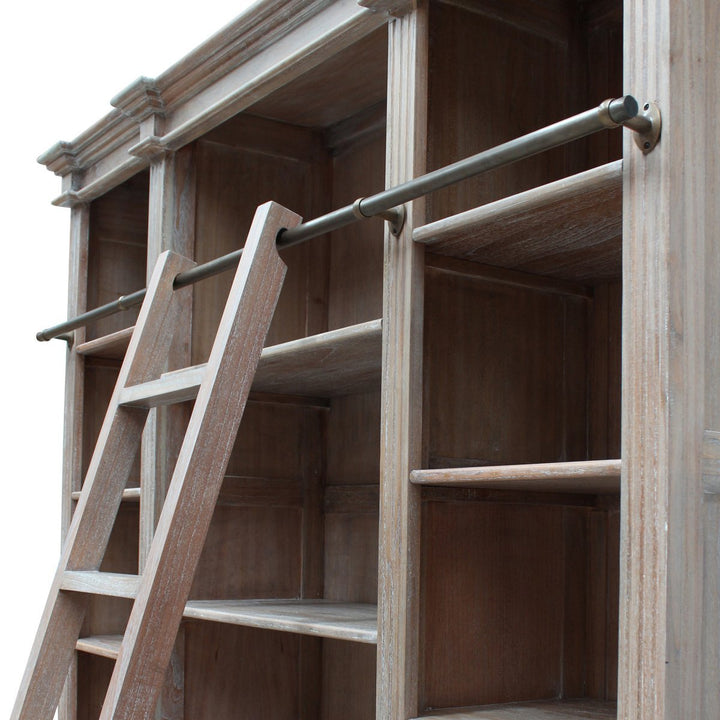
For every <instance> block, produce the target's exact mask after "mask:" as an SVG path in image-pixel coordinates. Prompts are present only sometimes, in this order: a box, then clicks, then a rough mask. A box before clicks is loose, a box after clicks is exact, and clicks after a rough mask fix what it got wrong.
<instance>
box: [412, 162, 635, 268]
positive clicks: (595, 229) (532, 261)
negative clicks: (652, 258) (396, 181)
mask: <svg viewBox="0 0 720 720" xmlns="http://www.w3.org/2000/svg"><path fill="white" fill-rule="evenodd" d="M621 206H622V161H621V160H618V161H616V162H612V163H608V164H607V165H601V166H600V167H597V168H593V169H592V170H587V171H585V172H583V173H579V174H578V175H572V176H571V177H568V178H564V179H562V180H557V181H556V182H552V183H549V184H547V185H541V186H540V187H537V188H533V189H532V190H527V191H525V192H522V193H519V194H517V195H512V196H510V197H507V198H503V199H502V200H497V201H496V202H492V203H489V204H488V205H482V206H481V207H479V208H475V209H473V210H468V211H466V212H463V213H459V214H458V215H453V216H451V217H448V218H443V219H442V220H438V221H436V222H433V223H430V224H428V225H425V226H423V227H419V228H417V229H416V230H415V231H414V232H413V240H415V241H416V242H420V243H423V244H426V245H428V247H429V248H430V249H431V251H432V252H434V253H438V254H440V255H451V256H453V257H458V258H463V259H466V260H473V261H475V262H482V263H486V264H488V265H497V266H501V267H506V268H514V269H517V270H524V271H526V272H531V273H535V274H540V275H549V276H559V277H564V278H569V279H572V280H580V281H582V280H587V279H590V278H592V279H598V278H609V277H618V276H619V275H620V271H621V270H620V266H621V255H622V249H621V240H620V236H621V231H622V220H621V218H622V212H621Z"/></svg>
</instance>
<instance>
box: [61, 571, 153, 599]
mask: <svg viewBox="0 0 720 720" xmlns="http://www.w3.org/2000/svg"><path fill="white" fill-rule="evenodd" d="M140 580H141V577H140V576H139V575H126V574H121V573H106V572H100V571H98V570H66V571H65V572H64V573H63V579H62V583H61V585H60V589H61V590H65V591H68V592H78V593H87V594H89V595H105V596H108V597H121V598H130V599H134V598H135V597H136V596H137V594H138V589H139V587H140Z"/></svg>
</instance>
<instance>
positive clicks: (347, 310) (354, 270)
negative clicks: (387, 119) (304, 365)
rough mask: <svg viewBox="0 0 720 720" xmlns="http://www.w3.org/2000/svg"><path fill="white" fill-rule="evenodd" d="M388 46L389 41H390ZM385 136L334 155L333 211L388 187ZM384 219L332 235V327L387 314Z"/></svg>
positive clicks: (368, 138)
mask: <svg viewBox="0 0 720 720" xmlns="http://www.w3.org/2000/svg"><path fill="white" fill-rule="evenodd" d="M386 42H387V40H386ZM384 169H385V132H384V126H381V127H380V128H379V132H375V133H374V134H372V135H369V136H366V137H365V138H361V139H359V140H358V141H356V142H354V143H352V144H351V145H350V146H349V147H346V148H345V149H344V150H343V152H341V153H338V154H336V155H335V156H334V157H333V194H332V207H333V208H336V207H342V206H343V205H348V204H352V203H353V202H354V201H355V200H357V198H359V197H365V196H367V195H369V194H371V193H374V192H379V191H380V190H382V189H383V172H384ZM382 238H383V221H382V220H381V219H379V218H371V219H368V220H363V221H362V222H359V223H353V224H352V225H349V226H348V227H346V228H342V229H341V230H338V231H336V232H334V233H333V234H332V240H331V243H330V270H329V272H330V274H329V278H328V327H329V328H331V329H332V328H341V327H345V326H346V325H353V324H355V323H361V322H366V321H369V320H373V319H374V318H377V317H380V316H381V315H382V282H383V280H382V278H383V241H382Z"/></svg>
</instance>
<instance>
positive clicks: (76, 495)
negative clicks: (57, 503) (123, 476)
mask: <svg viewBox="0 0 720 720" xmlns="http://www.w3.org/2000/svg"><path fill="white" fill-rule="evenodd" d="M81 494H82V490H75V491H74V492H72V493H71V495H70V497H71V498H72V499H73V500H79V499H80V495H81ZM122 501H123V502H140V488H139V487H133V488H125V489H124V490H123V494H122Z"/></svg>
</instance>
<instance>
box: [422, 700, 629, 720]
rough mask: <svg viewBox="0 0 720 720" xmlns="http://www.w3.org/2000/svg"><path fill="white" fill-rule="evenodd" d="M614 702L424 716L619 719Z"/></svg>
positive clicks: (427, 719) (448, 719)
mask: <svg viewBox="0 0 720 720" xmlns="http://www.w3.org/2000/svg"><path fill="white" fill-rule="evenodd" d="M616 715H617V710H616V705H615V703H614V702H603V701H601V700H558V701H553V700H551V701H549V702H528V703H511V704H507V705H492V706H486V707H479V708H455V709H448V710H442V711H431V712H430V713H428V714H427V715H423V716H422V720H615V717H616Z"/></svg>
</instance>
